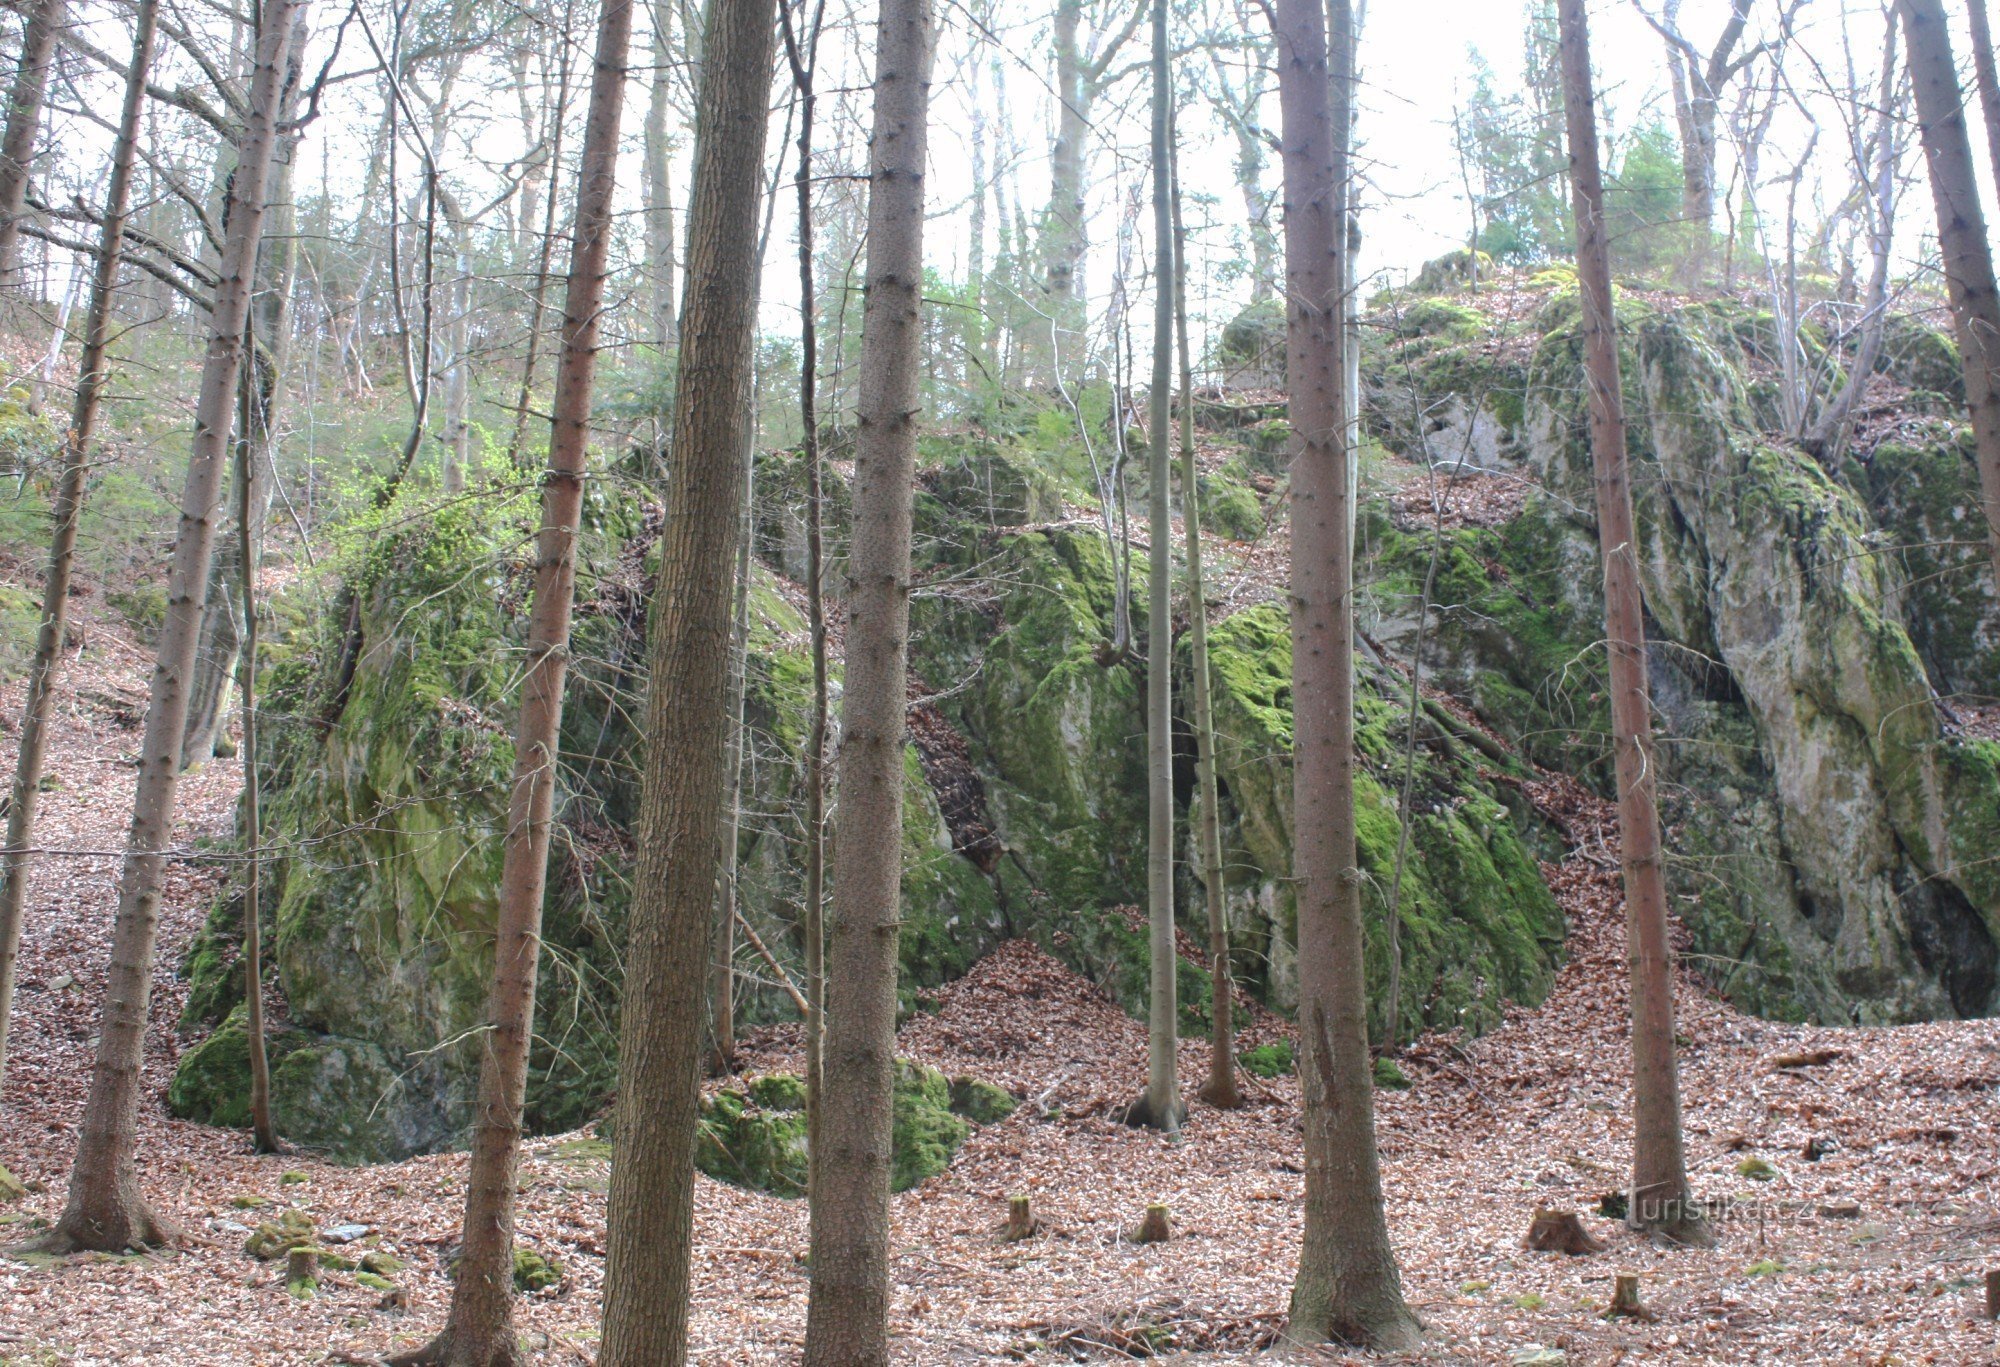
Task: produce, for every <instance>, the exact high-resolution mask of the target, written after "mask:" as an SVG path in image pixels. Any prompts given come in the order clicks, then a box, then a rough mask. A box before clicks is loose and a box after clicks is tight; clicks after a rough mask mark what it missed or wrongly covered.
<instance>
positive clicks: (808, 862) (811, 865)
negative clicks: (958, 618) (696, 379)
mask: <svg viewBox="0 0 2000 1367" xmlns="http://www.w3.org/2000/svg"><path fill="white" fill-rule="evenodd" d="M803 8H804V7H803V6H801V11H803ZM822 13H824V10H823V9H817V8H816V9H815V11H814V17H813V18H812V20H811V21H810V26H809V28H808V29H807V31H806V32H805V33H804V34H801V33H799V32H798V29H797V27H796V26H795V25H794V23H793V21H792V18H791V10H790V8H789V6H787V8H786V10H785V52H786V55H787V57H788V58H789V60H790V62H791V67H792V84H793V86H794V87H795V88H796V89H797V90H798V94H799V165H798V171H797V173H796V175H795V177H794V180H793V185H794V188H795V190H796V191H797V194H798V201H799V422H800V428H801V433H802V435H801V437H800V446H799V454H800V457H801V459H802V460H803V461H804V462H805V467H806V618H807V623H808V626H809V629H810V635H811V643H812V645H811V648H812V674H813V692H812V722H811V725H810V727H809V729H808V732H807V735H806V755H805V761H806V816H805V838H806V849H805V892H804V898H805V941H806V943H805V959H806V1019H805V1034H806V1038H805V1054H806V1152H807V1156H808V1161H810V1162H813V1163H815V1164H816V1163H817V1161H818V1156H819V1149H820V1146H819V1135H820V1130H819V1126H820V1117H821V1115H822V1113H823V1112H822V1107H821V1100H822V1098H823V1097H824V1095H825V1088H826V1069H825V1063H826V1056H825V1050H824V1042H825V1033H826V723H827V660H826V644H827V642H826V556H825V544H824V529H823V526H822V522H823V503H824V492H823V490H822V489H821V475H822V471H821V469H820V449H819V328H818V326H817V323H816V313H815V303H816V298H815V292H814V290H813V230H812V160H813V156H812V136H813V112H814V106H815V103H816V101H815V98H814V94H813V74H814V72H815V70H816V69H817V67H818V53H819V28H820V25H819V15H820V14H822ZM806 1189H807V1191H808V1192H810V1191H812V1190H813V1187H812V1184H811V1183H810V1182H808V1183H807V1188H806Z"/></svg>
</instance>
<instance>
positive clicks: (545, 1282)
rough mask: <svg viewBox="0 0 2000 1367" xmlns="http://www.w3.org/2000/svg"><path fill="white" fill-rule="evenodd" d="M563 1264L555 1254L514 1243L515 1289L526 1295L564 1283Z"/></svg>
mask: <svg viewBox="0 0 2000 1367" xmlns="http://www.w3.org/2000/svg"><path fill="white" fill-rule="evenodd" d="M562 1276H563V1274H562V1264H561V1263H559V1262H557V1261H556V1258H555V1255H554V1254H550V1253H540V1252H537V1251H536V1250H534V1249H532V1248H527V1247H524V1246H523V1245H521V1244H518V1243H517V1244H515V1245H514V1289H515V1290H516V1291H518V1292H520V1293H521V1294H522V1295H524V1296H531V1295H533V1294H534V1293H535V1292H537V1291H547V1290H548V1289H549V1288H551V1287H556V1286H561V1285H562Z"/></svg>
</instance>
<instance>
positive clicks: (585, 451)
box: [399, 0, 635, 1367]
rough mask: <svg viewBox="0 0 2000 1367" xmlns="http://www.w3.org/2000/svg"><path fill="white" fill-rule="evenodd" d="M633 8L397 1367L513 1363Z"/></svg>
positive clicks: (609, 66) (594, 175)
mask: <svg viewBox="0 0 2000 1367" xmlns="http://www.w3.org/2000/svg"><path fill="white" fill-rule="evenodd" d="M634 3H635V0H603V6H602V8H601V9H600V10H599V12H598V20H597V51H596V55H595V58H594V63H593V72H592V79H591V87H590V110H589V113H588V114H587V115H586V117H585V121H584V130H583V161H582V165H581V167H580V168H579V175H578V180H577V196H576V217H575V220H574V227H573V230H572V233H571V247H570V260H569V284H568V289H567V291H566V292H565V295H564V308H563V323H562V351H561V355H560V356H559V357H558V360H557V369H556V396H555V411H554V414H553V422H552V424H551V428H550V433H549V467H548V473H547V475H546V476H545V477H544V479H543V483H542V522H541V528H540V530H539V531H538V532H537V533H536V544H535V588H534V600H533V602H534V608H533V611H532V613H531V615H530V616H529V618H528V655H527V668H526V673H525V674H524V675H523V677H522V680H521V715H520V720H519V722H518V724H517V727H516V731H515V740H514V775H513V779H512V781H511V796H510V800H509V802H508V809H507V837H506V845H505V850H504V853H503V855H502V860H501V867H500V904H499V908H498V924H497V926H496V928H495V936H494V951H493V983H492V987H491V988H490V990H489V993H488V996H487V1005H486V1016H487V1032H486V1037H485V1047H484V1048H483V1050H482V1051H481V1067H480V1071H479V1099H478V1106H477V1109H476V1111H475V1113H474V1119H473V1127H472V1164H471V1171H470V1172H469V1173H468V1174H467V1177H466V1191H465V1226H464V1254H463V1256H462V1257H461V1258H460V1260H459V1264H458V1274H457V1279H456V1281H455V1282H454V1283H453V1285H452V1295H451V1310H450V1313H449V1315H448V1316H447V1317H446V1320H445V1325H444V1329H443V1331H442V1332H441V1333H440V1334H439V1335H438V1336H437V1338H435V1339H434V1340H432V1341H431V1343H430V1344H429V1345H428V1346H427V1347H425V1348H424V1349H422V1350H420V1351H419V1352H417V1353H415V1354H412V1355H410V1356H408V1357H405V1358H402V1359H399V1361H402V1362H406V1363H437V1364H442V1367H491V1365H492V1364H502V1363H515V1362H522V1361H525V1359H524V1358H523V1357H522V1356H521V1351H520V1347H519V1345H518V1343H517V1341H516V1338H515V1334H514V1325H513V1289H514V1196H515V1192H514V1177H515V1170H516V1168H517V1167H518V1165H519V1163H520V1156H521V1130H522V1121H521V1111H522V1106H523V1102H524V1099H525V1096H526V1093H527V1083H528V1051H529V1046H530V1045H531V1044H532V1042H533V1037H534V1017H535V978H536V970H537V967H538V961H539V959H540V955H541V934H542V897H543V892H544V888H545V885H546V881H547V875H548V862H549V837H550V833H551V829H552V827H553V824H554V819H555V790H556V768H557V749H558V745H559V743H560V740H561V735H562V714H563V685H564V682H565V680H566V678H567V676H568V671H569V634H570V610H571V608H572V606H573V605H574V603H575V600H576V540H577V533H578V527H579V524H580V522H581V518H582V510H583V483H584V478H585V474H586V470H587V466H588V456H589V449H590V400H591V387H592V385H593V383H594V382H595V378H596V371H597V351H598V323H599V318H600V314H601V310H602V306H603V302H604V278H605V274H606V271H607V269H608V267H607V264H606V263H607V259H608V257H609V254H610V249H611V237H612V234H613V232H614V230H615V226H616V221H615V218H614V216H613V203H612V201H613V196H614V191H615V188H616V182H617V171H618V125H619V119H620V116H621V114H622V113H623V110H624V102H625V76H626V71H625V67H626V58H627V54H628V52H629V50H630V48H631V41H632V6H633V4H634Z"/></svg>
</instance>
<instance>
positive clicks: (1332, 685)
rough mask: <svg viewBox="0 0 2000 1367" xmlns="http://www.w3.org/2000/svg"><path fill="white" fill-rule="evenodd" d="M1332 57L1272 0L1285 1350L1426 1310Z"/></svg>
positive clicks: (1411, 1335)
mask: <svg viewBox="0 0 2000 1367" xmlns="http://www.w3.org/2000/svg"><path fill="white" fill-rule="evenodd" d="M1332 9H1333V11H1334V15H1335V23H1336V42H1337V44H1338V45H1339V49H1340V51H1339V52H1337V53H1336V56H1335V59H1334V61H1333V62H1332V63H1329V61H1328V54H1327V34H1326V28H1325V23H1324V21H1325V11H1324V10H1322V8H1321V5H1320V0H1277V4H1276V14H1275V29H1276V34H1277V40H1278V94H1279V104H1280V109H1281V111H1282V115H1283V119H1284V149H1285V150H1284V169H1285V191H1284V192H1285V262H1286V275H1287V278H1288V282H1289V283H1288V288H1287V291H1286V292H1287V295H1288V298H1289V302H1288V307H1287V310H1286V314H1287V328H1286V350H1287V364H1286V369H1287V374H1288V376H1289V380H1290V386H1291V395H1290V399H1291V418H1292V429H1293V434H1294V435H1293V438H1292V440H1293V447H1292V476H1291V479H1292V513H1291V518H1292V698H1293V718H1294V722H1293V727H1294V736H1295V740H1294V742H1293V760H1292V763H1293V810H1294V812H1295V818H1294V820H1295V824H1296V830H1297V834H1296V836H1295V849H1294V854H1293V869H1294V874H1295V887H1296V889H1297V893H1296V895H1297V898H1298V946H1297V947H1298V959H1299V1035H1300V1040H1301V1042H1302V1045H1303V1050H1302V1055H1303V1056H1302V1058H1301V1061H1300V1067H1299V1078H1300V1084H1301V1088H1302V1090H1303V1092H1304V1100H1305V1132H1306V1133H1305V1158H1306V1192H1305V1234H1304V1241H1303V1244H1302V1246H1301V1248H1300V1252H1299V1270H1298V1277H1297V1280H1296V1281H1295V1282H1294V1284H1293V1287H1292V1303H1291V1322H1290V1324H1289V1326H1288V1327H1287V1329H1286V1337H1287V1340H1288V1341H1289V1342H1291V1343H1293V1344H1295V1345H1298V1346H1301V1347H1305V1346H1309V1345H1318V1344H1322V1343H1325V1342H1326V1341H1328V1340H1329V1339H1334V1338H1339V1339H1342V1340H1345V1341H1347V1342H1352V1343H1361V1344H1366V1345H1368V1346H1370V1347H1373V1348H1377V1349H1385V1350H1392V1351H1393V1350H1398V1349H1403V1348H1407V1347H1410V1346H1412V1345H1414V1343H1415V1342H1416V1340H1417V1337H1418V1324H1417V1320H1416V1317H1415V1316H1414V1315H1413V1314H1411V1313H1410V1310H1409V1308H1408V1307H1407V1306H1406V1305H1405V1304H1404V1303H1403V1292H1402V1285H1401V1278H1400V1275H1399V1274H1398V1272H1397V1269H1396V1258H1395V1253H1394V1251H1393V1250H1392V1249H1391V1247H1390V1244H1389V1230H1388V1224H1387V1221H1386V1219H1385V1217H1384V1213H1383V1208H1382V1174H1381V1166H1380V1162H1379V1159H1378V1158H1377V1156H1376V1150H1375V1095H1374V1075H1373V1070H1372V1065H1371V1064H1370V1061H1369V1057H1368V999H1367V990H1366V987H1367V985H1366V982H1365V981H1364V978H1363V968H1362V927H1361V875H1360V870H1359V869H1358V868H1357V867H1356V864H1355V834H1354V635H1353V632H1354V602H1353V592H1352V584H1351V565H1352V556H1351V554H1350V551H1351V547H1350V545H1349V538H1350V526H1351V514H1350V510H1349V502H1350V500H1351V498H1352V496H1353V492H1352V490H1351V489H1350V488H1349V481H1348V457H1347V452H1346V450H1345V449H1344V448H1345V447H1346V445H1347V430H1348V429H1347V413H1346V408H1347V402H1348V396H1347V395H1346V394H1345V392H1344V391H1345V387H1346V385H1345V378H1344V377H1345V374H1346V364H1345V357H1344V355H1343V352H1344V350H1345V345H1346V337H1345V333H1344V330H1343V326H1342V320H1343V310H1342V307H1341V296H1342V292H1343V280H1344V263H1343V256H1344V253H1345V250H1346V234H1345V214H1344V210H1343V205H1344V197H1343V195H1342V193H1341V191H1342V182H1343V180H1344V177H1345V169H1346V167H1345V162H1346V156H1345V147H1344V144H1345V142H1346V137H1347V119H1346V118H1345V117H1344V116H1337V115H1336V113H1335V110H1334V109H1333V107H1332V105H1333V100H1332V95H1333V85H1334V82H1333V80H1332V79H1330V76H1331V77H1337V78H1338V84H1339V88H1340V90H1341V92H1342V95H1343V102H1345V98H1346V96H1347V92H1348V91H1349V90H1350V89H1351V79H1350V78H1351V73H1352V64H1351V48H1350V46H1349V43H1350V35H1351V33H1352V14H1351V10H1350V8H1349V5H1348V3H1347V0H1333V5H1332Z"/></svg>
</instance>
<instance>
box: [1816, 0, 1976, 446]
mask: <svg viewBox="0 0 2000 1367" xmlns="http://www.w3.org/2000/svg"><path fill="white" fill-rule="evenodd" d="M1973 7H1974V9H1975V10H1976V9H1977V8H1978V3H1977V0H1974V6H1973ZM1896 23H1897V15H1896V11H1895V10H1893V9H1891V10H1890V11H1889V12H1888V14H1887V16H1886V23H1885V26H1884V27H1885V29H1886V32H1884V34H1883V36H1882V76H1881V81H1880V83H1879V85H1878V86H1877V88H1876V95H1875V129H1874V136H1873V140H1872V147H1873V160H1872V161H1870V162H1868V163H1867V164H1866V166H1865V167H1864V168H1863V174H1864V175H1865V176H1866V178H1867V183H1866V184H1865V185H1863V186H1862V187H1861V204H1862V212H1863V213H1864V214H1865V215H1866V216H1867V222H1868V285H1867V289H1866V292H1865V293H1864V294H1863V296H1862V300H1861V335H1860V339H1859V341H1858V342H1857V343H1856V345H1855V348H1854V362H1853V364H1852V365H1850V366H1849V367H1848V369H1847V378H1846V379H1845V380H1844V381H1842V383H1841V386H1840V389H1839V390H1838V392H1836V393H1835V394H1834V396H1833V397H1832V398H1831V399H1829V400H1828V401H1827V403H1826V406H1825V407H1824V408H1823V409H1821V411H1820V415H1819V417H1818V418H1817V419H1816V420H1815V421H1814V423H1813V425H1812V427H1811V428H1810V429H1808V430H1807V432H1806V434H1805V437H1804V438H1803V439H1802V440H1801V441H1800V443H1799V444H1800V445H1801V446H1802V447H1804V448H1805V449H1806V451H1807V452H1809V453H1810V454H1811V455H1813V456H1814V457H1816V458H1817V459H1819V460H1820V461H1821V462H1822V463H1824V464H1825V465H1826V467H1827V468H1828V469H1837V468H1839V465H1840V461H1841V456H1842V453H1843V452H1844V451H1845V450H1846V447H1847V441H1848V438H1849V437H1850V436H1851V435H1852V432H1853V425H1852V422H1851V419H1852V418H1853V416H1854V410H1855V408H1856V406H1857V405H1859V403H1860V401H1861V395H1862V394H1863V392H1865V391H1866V390H1867V388H1868V382H1869V381H1870V380H1871V379H1873V378H1874V376H1875V364H1876V362H1877V361H1878V360H1879V359H1880V358H1881V355H1882V339H1883V335H1884V334H1885V333H1886V331H1887V330H1888V321H1889V251H1890V247H1891V246H1892V245H1893V242H1894V237H1895V229H1896V180H1897V176H1896V164H1897V161H1898V159H1899V157H1900V155H1901V146H1900V145H1899V144H1898V142H1897V140H1896V128H1897V124H1898V123H1899V122H1901V117H1900V116H1901V113H1902V110H1901V109H1900V108H1899V105H1900V103H1901V102H1900V101H1899V100H1898V99H1897V98H1896V96H1897V84H1896Z"/></svg>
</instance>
